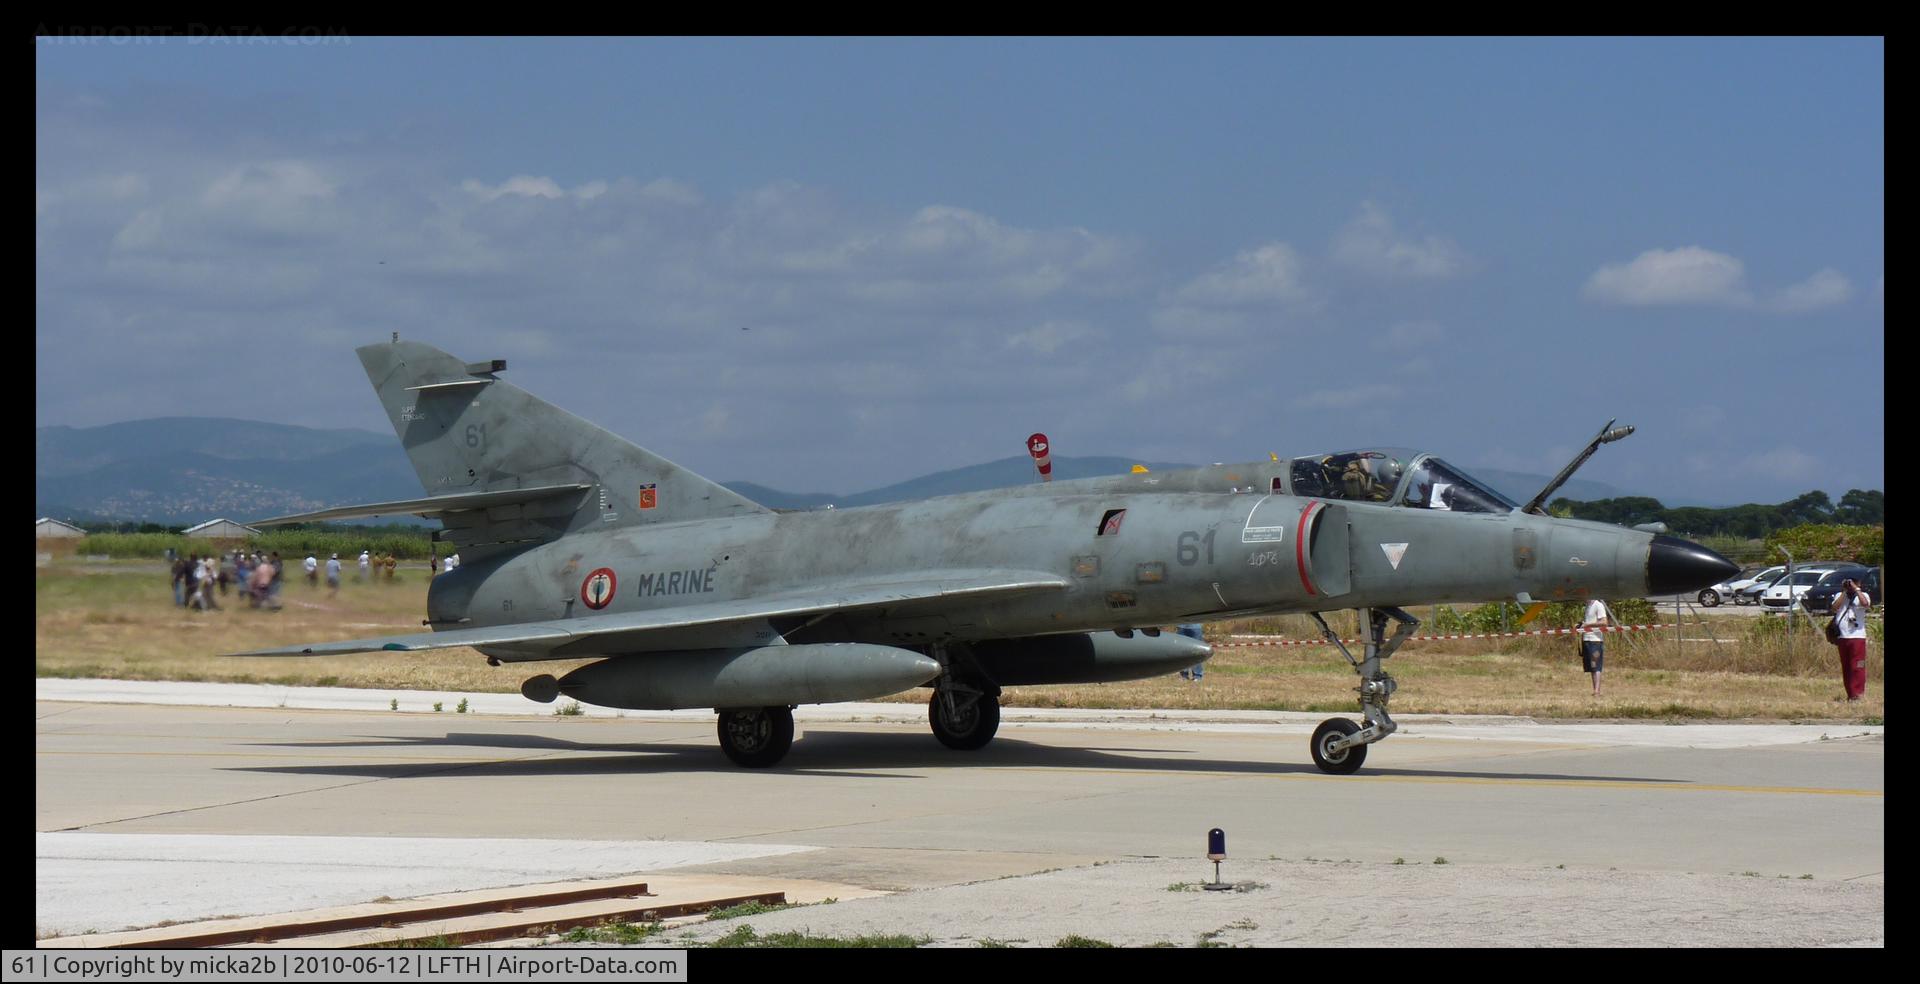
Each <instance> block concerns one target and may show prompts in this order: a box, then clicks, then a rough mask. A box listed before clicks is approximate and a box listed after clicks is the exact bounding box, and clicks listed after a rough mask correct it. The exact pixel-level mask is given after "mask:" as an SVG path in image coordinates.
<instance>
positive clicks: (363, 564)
mask: <svg viewBox="0 0 1920 984" xmlns="http://www.w3.org/2000/svg"><path fill="white" fill-rule="evenodd" d="M371 563H373V558H371V557H369V556H367V552H366V551H365V550H362V551H360V580H362V581H364V580H366V579H367V565H368V564H371Z"/></svg>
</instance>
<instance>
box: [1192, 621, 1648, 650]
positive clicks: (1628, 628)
mask: <svg viewBox="0 0 1920 984" xmlns="http://www.w3.org/2000/svg"><path fill="white" fill-rule="evenodd" d="M1664 628H1667V626H1665V625H1659V624H1654V625H1609V626H1607V627H1605V628H1602V629H1598V630H1595V629H1532V630H1529V631H1526V632H1476V633H1470V634H1463V635H1422V636H1413V637H1412V638H1410V639H1408V640H1407V641H1408V642H1438V641H1441V640H1445V639H1512V638H1515V637H1517V636H1551V635H1574V634H1576V633H1581V632H1594V631H1599V632H1647V631H1650V630H1653V629H1664ZM1226 638H1227V641H1226V645H1228V646H1231V647H1235V648H1238V647H1242V646H1324V645H1327V640H1325V639H1291V640H1279V639H1275V638H1273V637H1272V636H1258V635H1230V636H1227V637H1226ZM1340 641H1341V642H1343V643H1345V644H1347V645H1350V646H1357V645H1360V644H1361V643H1364V642H1365V641H1366V640H1364V639H1342V640H1340Z"/></svg>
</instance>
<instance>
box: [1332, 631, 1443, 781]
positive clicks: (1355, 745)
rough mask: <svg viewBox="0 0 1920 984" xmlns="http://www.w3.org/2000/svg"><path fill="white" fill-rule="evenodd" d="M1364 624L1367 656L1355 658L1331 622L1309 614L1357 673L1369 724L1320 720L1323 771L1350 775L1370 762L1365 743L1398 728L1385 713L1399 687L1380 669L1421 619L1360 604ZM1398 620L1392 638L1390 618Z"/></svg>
mask: <svg viewBox="0 0 1920 984" xmlns="http://www.w3.org/2000/svg"><path fill="white" fill-rule="evenodd" d="M1359 611H1360V624H1361V625H1363V626H1365V627H1366V633H1367V642H1366V649H1365V658H1364V659H1359V660H1356V659H1354V658H1353V654H1352V653H1350V652H1348V651H1347V647H1346V646H1345V645H1344V644H1342V643H1341V642H1340V637H1339V636H1338V635H1336V634H1334V631H1333V630H1332V629H1330V628H1328V627H1327V620H1326V619H1324V618H1321V617H1320V613H1319V612H1312V613H1310V614H1311V615H1312V616H1313V620H1314V621H1315V622H1318V623H1320V634H1321V635H1322V636H1324V637H1326V640H1327V641H1328V642H1330V643H1333V645H1334V647H1335V648H1337V649H1339V650H1340V655H1342V656H1345V657H1346V658H1347V662H1348V663H1350V664H1352V665H1353V672H1355V673H1358V674H1359V675H1360V686H1359V688H1358V690H1359V691H1360V713H1361V715H1362V716H1363V717H1365V718H1366V722H1367V723H1366V726H1365V727H1361V726H1360V725H1358V724H1355V723H1354V722H1352V721H1349V720H1347V719H1346V718H1331V719H1328V720H1326V721H1322V722H1321V723H1320V726H1319V727H1318V728H1315V729H1313V742H1312V746H1311V747H1312V751H1313V764H1314V765H1317V766H1319V767H1320V771H1322V772H1329V773H1332V774H1334V775H1336V776H1346V775H1352V774H1353V773H1354V772H1356V771H1358V770H1359V768H1360V763H1362V762H1365V761H1366V760H1367V746H1368V745H1371V744H1373V743H1374V742H1376V741H1379V740H1380V739H1382V738H1385V737H1386V736H1388V735H1390V734H1393V733H1394V732H1395V731H1398V730H1399V725H1396V724H1394V723H1393V718H1391V717H1388V716H1387V699H1388V698H1389V697H1392V696H1393V692H1394V690H1396V689H1398V685H1397V684H1395V683H1394V682H1393V677H1390V676H1388V675H1387V672H1386V671H1385V670H1383V669H1381V668H1380V661H1381V660H1383V659H1386V658H1387V657H1389V656H1392V655H1393V653H1394V650H1397V649H1399V648H1400V644H1401V643H1403V642H1405V641H1407V637H1408V636H1411V635H1413V632H1414V630H1415V629H1417V628H1419V627H1420V620H1419V619H1417V618H1414V617H1413V616H1412V615H1409V614H1407V613H1406V612H1404V611H1401V610H1400V609H1398V608H1362V609H1360V610H1359ZM1388 619H1392V620H1393V621H1395V622H1397V623H1399V624H1398V625H1396V626H1395V627H1394V630H1393V636H1392V637H1391V638H1386V629H1387V620H1388Z"/></svg>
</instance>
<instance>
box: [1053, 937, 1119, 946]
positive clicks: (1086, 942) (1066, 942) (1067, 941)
mask: <svg viewBox="0 0 1920 984" xmlns="http://www.w3.org/2000/svg"><path fill="white" fill-rule="evenodd" d="M1053 945H1054V946H1056V947H1061V948H1065V949H1106V950H1111V949H1113V948H1114V946H1113V944H1112V943H1108V942H1107V941H1106V940H1096V939H1092V938H1089V937H1086V936H1081V935H1078V934H1074V935H1072V936H1062V937H1060V939H1059V940H1058V941H1057V942H1055V943H1054V944H1053Z"/></svg>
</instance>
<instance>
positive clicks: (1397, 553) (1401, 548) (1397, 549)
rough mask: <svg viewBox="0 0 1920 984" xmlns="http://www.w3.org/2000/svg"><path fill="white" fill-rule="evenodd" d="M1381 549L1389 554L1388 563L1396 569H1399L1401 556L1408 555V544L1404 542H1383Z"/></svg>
mask: <svg viewBox="0 0 1920 984" xmlns="http://www.w3.org/2000/svg"><path fill="white" fill-rule="evenodd" d="M1380 550H1381V552H1382V553H1385V554H1386V555H1387V563H1389V564H1392V565H1393V569H1394V570H1396V571H1397V570H1399V569H1400V558H1402V557H1405V556H1406V555H1407V545H1406V544H1404V543H1382V544H1381V545H1380Z"/></svg>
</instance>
